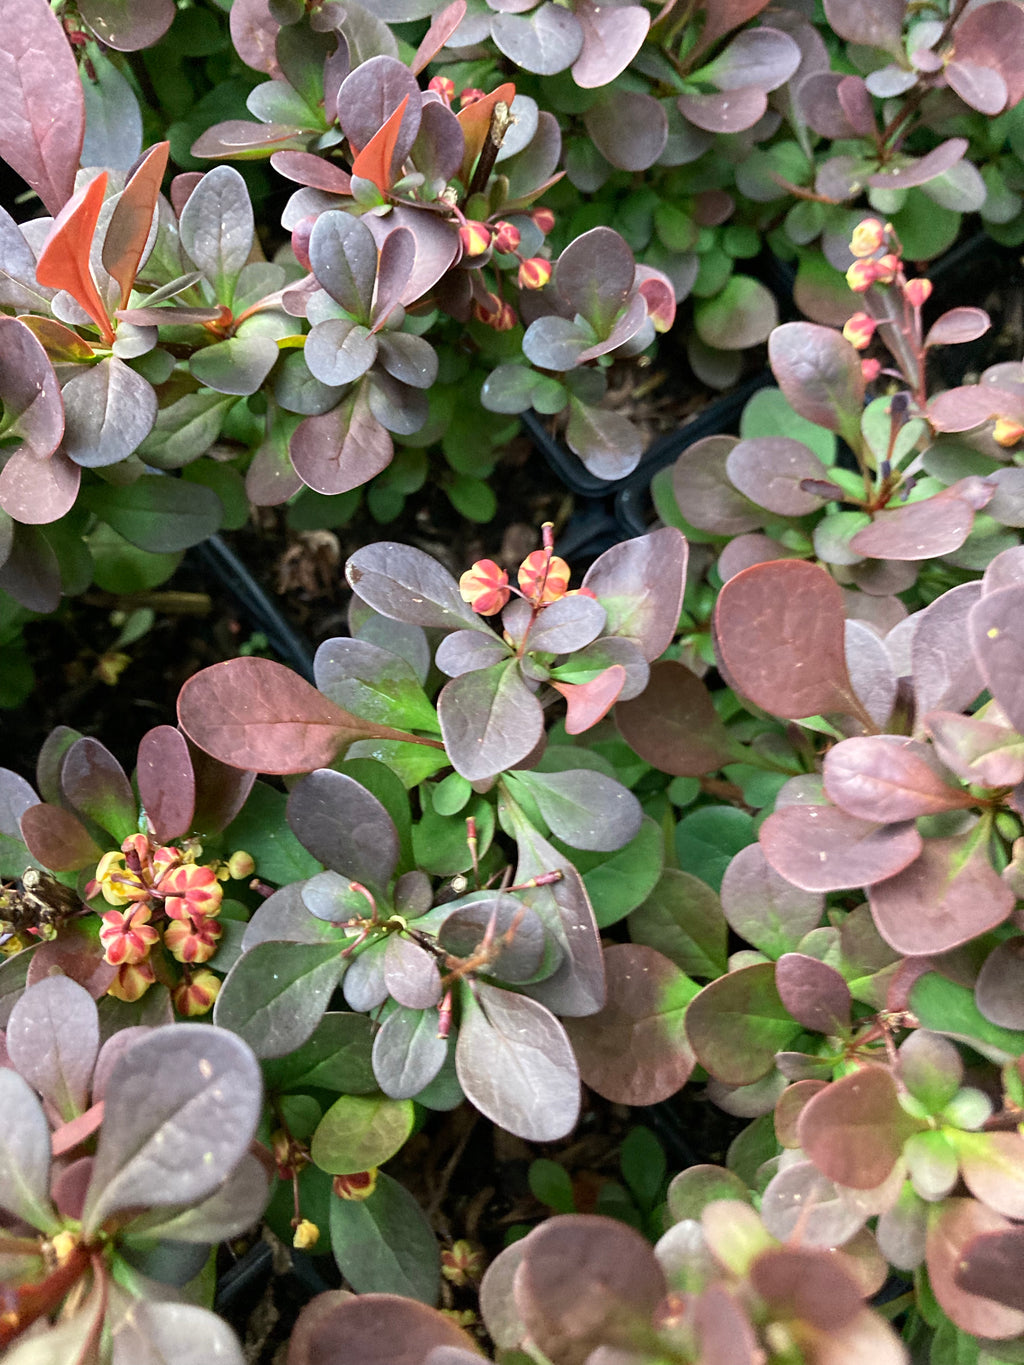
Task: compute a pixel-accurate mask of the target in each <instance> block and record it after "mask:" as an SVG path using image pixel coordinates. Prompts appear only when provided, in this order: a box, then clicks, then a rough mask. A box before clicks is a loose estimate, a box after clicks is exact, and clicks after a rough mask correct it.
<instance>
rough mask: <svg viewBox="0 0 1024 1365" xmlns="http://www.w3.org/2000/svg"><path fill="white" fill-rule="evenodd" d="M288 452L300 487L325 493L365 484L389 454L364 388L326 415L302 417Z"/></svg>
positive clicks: (388, 459)
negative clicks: (300, 481)
mask: <svg viewBox="0 0 1024 1365" xmlns="http://www.w3.org/2000/svg"><path fill="white" fill-rule="evenodd" d="M288 448H289V453H290V454H291V457H292V464H293V465H294V467H295V472H296V473H297V474H298V475H299V477H300V478H301V479H302V482H303V483H304V484H306V485H307V487H309V488H312V489H314V490H315V491H316V492H317V493H325V494H331V493H347V492H349V490H350V489H353V488H359V487H360V485H362V484H364V483H368V482H369V480H370V479H372V478H373V477H374V475H376V474H379V473H380V472H381V470H383V469H386V468H387V467H388V465H389V464H390V463H391V457H392V456H393V455H394V453H395V448H394V444H393V442H392V440H391V437H390V436H389V435H388V433H387V432H386V431H385V429H384V428H383V427H382V426H381V424H380V422H378V421H377V419H376V417H374V415H373V413H372V412H371V411H370V399H369V390H368V388H367V386H366V384H365V383H364V384H360V385H359V387H358V388H357V389H356V391H355V393H354V394H351V395H349V396H348V397H346V398H344V399H343V400H342V401H341V402H340V403H339V404H338V406H337V407H336V408H332V409H331V410H330V412H324V413H321V414H320V415H319V416H316V417H306V418H304V419H303V421H301V422H300V423H299V425H298V426H297V427H296V429H295V431H294V433H293V435H292V438H291V442H290V443H289V447H288Z"/></svg>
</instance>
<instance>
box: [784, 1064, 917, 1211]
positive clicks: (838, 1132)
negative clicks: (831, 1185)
mask: <svg viewBox="0 0 1024 1365" xmlns="http://www.w3.org/2000/svg"><path fill="white" fill-rule="evenodd" d="M917 1127H918V1125H917V1124H916V1123H915V1122H914V1121H913V1120H912V1119H910V1118H909V1116H908V1115H907V1114H905V1113H904V1111H903V1109H902V1108H901V1107H900V1103H899V1098H898V1093H897V1090H896V1082H895V1081H894V1080H893V1078H892V1076H891V1075H890V1074H889V1072H888V1071H886V1070H885V1069H884V1068H883V1067H877V1066H862V1067H860V1068H859V1069H858V1070H857V1071H852V1072H850V1073H849V1074H848V1075H846V1076H843V1077H841V1078H840V1079H839V1080H837V1081H833V1082H832V1083H831V1084H830V1085H828V1086H826V1088H825V1089H824V1090H819V1091H818V1093H817V1094H816V1095H813V1096H812V1097H811V1099H810V1100H809V1101H808V1102H807V1104H806V1105H805V1106H804V1108H803V1110H802V1111H801V1113H800V1117H799V1119H798V1120H797V1133H798V1134H799V1137H800V1146H801V1147H802V1148H803V1149H804V1151H805V1152H806V1154H807V1156H808V1157H809V1158H810V1160H811V1161H813V1162H814V1164H815V1166H817V1168H818V1170H819V1171H821V1172H822V1174H823V1175H826V1176H828V1178H829V1179H830V1180H834V1181H835V1183H836V1184H837V1185H846V1186H849V1187H850V1188H851V1189H855V1190H871V1189H874V1188H875V1187H876V1186H878V1185H881V1184H882V1182H883V1181H884V1180H886V1179H887V1178H888V1176H889V1173H890V1171H891V1170H892V1168H893V1166H894V1165H895V1164H896V1161H897V1159H898V1157H899V1155H900V1153H901V1151H902V1150H903V1142H904V1139H905V1138H906V1137H907V1136H908V1135H909V1134H910V1133H911V1132H914V1131H915V1130H916V1128H917Z"/></svg>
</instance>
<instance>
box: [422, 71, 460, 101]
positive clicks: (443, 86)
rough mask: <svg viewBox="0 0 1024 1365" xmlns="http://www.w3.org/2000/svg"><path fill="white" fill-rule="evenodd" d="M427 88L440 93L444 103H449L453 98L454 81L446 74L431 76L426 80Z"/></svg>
mask: <svg viewBox="0 0 1024 1365" xmlns="http://www.w3.org/2000/svg"><path fill="white" fill-rule="evenodd" d="M427 89H428V90H433V91H435V92H436V93H437V94H438V95H440V96H441V98H442V99H443V100H444V102H445V104H451V102H452V100H453V99H454V98H455V82H454V81H453V80H451V79H449V77H448V76H431V78H430V80H429V81H428V82H427Z"/></svg>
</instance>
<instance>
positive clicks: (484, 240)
mask: <svg viewBox="0 0 1024 1365" xmlns="http://www.w3.org/2000/svg"><path fill="white" fill-rule="evenodd" d="M459 241H460V242H461V243H462V254H463V255H464V256H482V255H483V254H484V252H485V251H486V250H487V248H488V247H489V246H490V245H491V229H490V228H489V227H488V226H487V224H486V223H479V222H476V221H475V220H474V219H472V218H466V219H465V220H464V221H463V223H462V225H461V226H460V228H459Z"/></svg>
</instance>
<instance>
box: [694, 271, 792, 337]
mask: <svg viewBox="0 0 1024 1365" xmlns="http://www.w3.org/2000/svg"><path fill="white" fill-rule="evenodd" d="M693 320H694V325H695V326H696V328H697V335H698V336H699V337H700V339H701V341H703V342H705V343H706V344H707V345H708V346H717V347H718V348H719V350H723V351H742V350H745V349H746V348H747V347H748V346H756V345H758V343H759V342H762V341H766V340H767V338H768V335H769V333H770V332H771V331H772V329H773V328H774V327H775V326H777V324H778V321H779V309H778V304H777V303H776V302H775V296H774V295H773V294H772V293H771V292H770V291H769V290H768V289H766V288H765V286H764V285H763V284H761V283H760V282H759V281H758V280H755V279H752V278H751V277H750V276H749V275H733V276H732V278H731V279H730V280H729V282H728V284H727V285H726V286H725V288H724V289H723V290H722V292H721V293H720V294H716V295H715V297H714V298H709V299H702V300H701V301H700V302H699V303H698V304H696V305H695V307H694V313H693Z"/></svg>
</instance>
